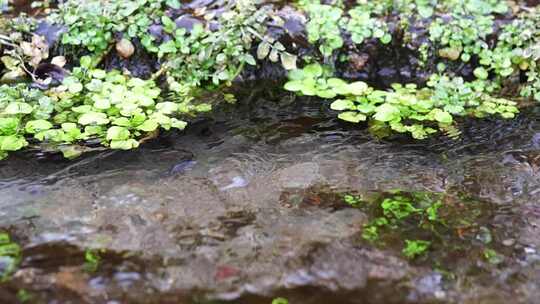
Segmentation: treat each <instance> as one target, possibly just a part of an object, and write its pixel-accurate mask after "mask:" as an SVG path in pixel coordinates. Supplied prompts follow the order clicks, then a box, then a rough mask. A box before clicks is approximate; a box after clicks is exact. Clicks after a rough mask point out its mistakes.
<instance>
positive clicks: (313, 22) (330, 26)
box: [305, 3, 343, 57]
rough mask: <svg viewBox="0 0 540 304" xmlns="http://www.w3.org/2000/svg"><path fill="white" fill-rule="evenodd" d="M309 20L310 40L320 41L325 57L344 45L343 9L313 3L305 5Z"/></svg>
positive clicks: (307, 28)
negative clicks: (340, 25) (341, 23)
mask: <svg viewBox="0 0 540 304" xmlns="http://www.w3.org/2000/svg"><path fill="white" fill-rule="evenodd" d="M305 9H306V11H307V13H308V15H309V21H308V23H307V25H306V30H307V33H308V41H309V42H310V43H319V51H320V52H321V54H322V55H323V56H324V57H329V56H331V55H332V53H333V52H334V50H336V49H339V48H341V47H342V46H343V38H342V37H341V29H340V27H339V20H340V18H341V16H342V14H343V10H342V9H341V8H339V7H336V6H332V5H325V4H318V3H311V4H309V5H307V6H306V7H305Z"/></svg>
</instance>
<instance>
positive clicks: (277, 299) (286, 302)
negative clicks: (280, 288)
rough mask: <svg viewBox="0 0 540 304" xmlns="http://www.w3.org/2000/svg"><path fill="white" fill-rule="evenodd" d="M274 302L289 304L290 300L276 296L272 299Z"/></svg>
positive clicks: (273, 303) (274, 303)
mask: <svg viewBox="0 0 540 304" xmlns="http://www.w3.org/2000/svg"><path fill="white" fill-rule="evenodd" d="M272 304H289V300H287V299H285V298H281V297H280V298H275V299H273V300H272Z"/></svg>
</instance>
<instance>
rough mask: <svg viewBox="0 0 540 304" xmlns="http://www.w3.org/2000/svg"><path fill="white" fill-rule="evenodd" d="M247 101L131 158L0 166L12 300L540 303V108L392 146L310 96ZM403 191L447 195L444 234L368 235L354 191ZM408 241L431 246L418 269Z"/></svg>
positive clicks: (29, 159) (4, 294)
mask: <svg viewBox="0 0 540 304" xmlns="http://www.w3.org/2000/svg"><path fill="white" fill-rule="evenodd" d="M265 86H267V85H265V84H260V85H258V86H257V87H258V88H262V87H265ZM244 95H245V96H242V98H240V102H239V104H238V105H230V106H226V107H223V108H222V109H220V110H218V111H217V113H216V114H215V116H214V117H209V118H207V119H204V120H201V121H197V122H195V123H193V124H192V125H190V126H189V127H188V129H187V130H186V131H185V132H183V133H170V134H164V135H163V136H162V137H160V138H159V139H157V140H154V141H152V142H149V143H147V144H144V145H142V147H141V148H140V149H138V150H136V151H129V152H123V151H106V152H99V153H93V154H88V155H84V156H83V157H81V158H78V159H75V160H72V161H66V160H63V159H61V157H57V156H54V155H52V156H51V155H37V156H38V157H36V154H35V153H32V152H24V153H19V154H15V155H13V156H11V157H10V158H9V159H8V160H6V161H3V162H0V226H1V230H3V231H6V232H8V233H9V234H10V235H11V237H12V238H13V240H14V241H15V242H16V243H18V244H19V245H20V246H21V247H22V257H21V261H20V263H19V265H18V268H17V270H16V271H15V272H14V273H13V274H12V276H11V277H10V278H9V279H8V280H6V281H5V282H3V283H1V285H0V302H1V303H18V302H23V301H22V300H21V297H22V296H21V294H24V296H25V297H28V299H30V300H28V301H26V302H27V303H110V304H113V303H186V304H187V303H208V304H209V303H250V304H259V303H260V304H262V303H268V304H270V303H271V302H272V299H274V298H277V297H283V298H286V299H288V300H289V303H291V304H293V303H302V304H332V303H336V304H337V303H339V304H348V303H538V299H539V298H540V284H539V282H540V228H539V225H540V203H539V200H538V198H539V197H540V196H539V195H540V172H539V170H540V133H537V132H540V108H532V109H528V110H526V111H524V113H523V114H521V115H520V116H519V117H518V118H517V119H515V120H509V121H503V120H497V119H489V120H488V119H486V120H482V121H474V122H469V121H464V122H463V123H462V134H461V136H460V137H459V138H455V139H451V138H448V137H444V136H438V137H434V138H432V139H429V140H426V141H412V140H410V139H408V138H407V137H394V138H391V139H385V140H380V139H377V138H375V137H373V136H372V135H370V133H369V132H368V131H367V127H366V126H364V127H358V126H355V125H354V126H353V125H348V124H346V123H344V122H339V121H338V120H337V119H336V114H335V113H332V111H330V110H327V108H328V106H327V105H325V104H321V102H320V101H317V100H314V99H309V98H296V100H293V97H291V95H289V94H286V93H274V92H268V91H267V90H264V89H258V90H256V91H255V92H253V93H251V94H249V95H248V94H244ZM232 115H234V118H233V119H231V117H232ZM391 191H401V192H403V193H427V194H428V195H435V196H437V197H440V199H441V201H442V202H443V206H445V207H444V208H447V209H441V210H442V211H441V212H440V216H442V217H443V220H441V223H442V222H444V225H440V227H441V228H440V229H439V230H437V231H438V234H437V235H435V234H434V233H431V232H429V233H427V232H426V230H425V229H420V228H419V227H418V224H417V223H411V222H408V223H406V224H405V225H404V226H400V227H398V228H393V229H391V230H390V232H389V234H388V236H387V237H386V238H385V239H384V240H385V242H378V243H377V242H375V243H374V242H369V241H367V240H365V239H364V238H362V232H363V230H364V225H366V224H367V223H369V221H370V220H372V219H373V212H371V211H370V210H373V208H372V207H369V206H372V205H369V206H368V207H362V208H359V207H354V206H351V205H349V204H347V203H345V202H344V200H343V195H344V194H346V193H354V194H355V195H357V196H359V197H364V198H374V200H376V199H375V198H376V197H379V196H384V195H387V194H388V193H389V192H391ZM367 200H369V199H367ZM366 206H367V205H366ZM370 208H371V209H370ZM445 210H449V211H447V212H446V211H445ZM445 212H446V213H445ZM405 238H407V239H411V238H419V239H420V238H421V239H429V240H431V241H432V246H431V247H430V248H429V250H428V251H427V252H426V253H425V254H424V255H422V256H420V257H417V258H415V259H408V258H406V257H405V256H403V254H402V251H401V250H402V247H403V242H404V240H405ZM89 250H90V251H91V252H94V253H95V254H96V255H98V256H99V261H98V262H97V263H96V264H95V265H94V266H95V267H94V269H91V270H89V269H88V264H89V261H88V257H86V258H85V252H88V251H89ZM487 250H490V251H487ZM487 253H492V254H491V255H490V254H487ZM0 267H1V263H0Z"/></svg>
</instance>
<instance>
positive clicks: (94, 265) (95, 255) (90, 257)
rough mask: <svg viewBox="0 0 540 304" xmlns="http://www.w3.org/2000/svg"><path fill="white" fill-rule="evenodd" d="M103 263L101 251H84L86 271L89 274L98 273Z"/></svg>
mask: <svg viewBox="0 0 540 304" xmlns="http://www.w3.org/2000/svg"><path fill="white" fill-rule="evenodd" d="M100 263H101V256H100V255H99V250H92V249H86V250H85V251H84V270H85V271H87V272H90V273H91V272H96V271H97V270H98V268H99V265H100Z"/></svg>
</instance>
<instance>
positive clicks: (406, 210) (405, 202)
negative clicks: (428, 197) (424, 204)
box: [381, 195, 421, 220]
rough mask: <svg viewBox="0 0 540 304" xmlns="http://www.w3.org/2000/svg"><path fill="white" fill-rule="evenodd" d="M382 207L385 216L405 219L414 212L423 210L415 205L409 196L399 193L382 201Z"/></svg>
mask: <svg viewBox="0 0 540 304" xmlns="http://www.w3.org/2000/svg"><path fill="white" fill-rule="evenodd" d="M381 208H382V210H383V214H384V216H386V217H387V218H395V219H397V220H401V219H404V218H406V217H408V216H409V215H411V214H413V213H417V212H420V211H421V210H420V209H417V208H415V207H414V206H413V204H412V201H411V200H410V199H409V198H407V197H404V196H399V195H396V196H393V197H391V198H387V199H385V200H384V201H383V202H382V203H381Z"/></svg>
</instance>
